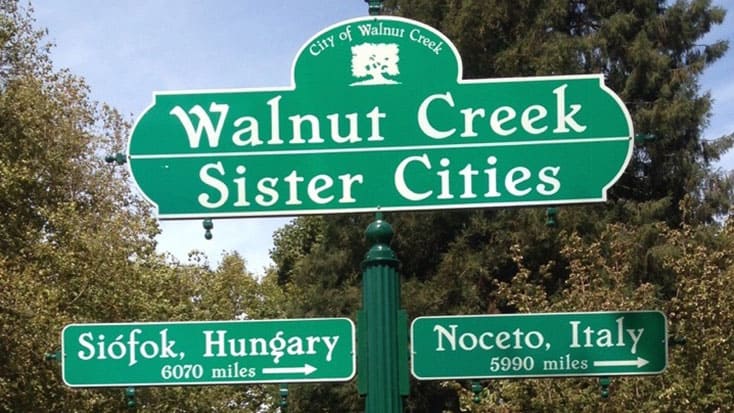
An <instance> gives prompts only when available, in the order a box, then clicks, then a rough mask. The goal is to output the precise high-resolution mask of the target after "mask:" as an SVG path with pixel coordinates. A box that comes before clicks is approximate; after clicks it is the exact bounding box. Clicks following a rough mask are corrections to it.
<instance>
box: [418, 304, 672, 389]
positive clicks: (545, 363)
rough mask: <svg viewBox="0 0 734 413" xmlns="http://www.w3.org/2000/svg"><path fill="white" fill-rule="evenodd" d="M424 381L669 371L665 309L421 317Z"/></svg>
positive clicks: (420, 369)
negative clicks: (662, 310) (667, 369)
mask: <svg viewBox="0 0 734 413" xmlns="http://www.w3.org/2000/svg"><path fill="white" fill-rule="evenodd" d="M411 346H412V354H413V357H412V362H411V366H412V371H413V375H414V376H415V377H416V378H418V379H424V380H449V379H481V378H521V377H553V376H618V375H625V376H627V375H641V374H658V373H661V372H662V371H663V370H665V368H666V367H667V365H668V337H667V323H666V319H665V316H664V315H663V314H662V313H661V312H658V311H639V312H597V313H560V314H514V315H485V316H444V317H419V318H416V319H415V321H413V324H412V326H411Z"/></svg>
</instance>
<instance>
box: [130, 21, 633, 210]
mask: <svg viewBox="0 0 734 413" xmlns="http://www.w3.org/2000/svg"><path fill="white" fill-rule="evenodd" d="M632 145H633V130H632V121H631V118H630V115H629V113H628V112H627V110H626V108H625V106H624V104H623V103H622V101H621V100H620V98H619V97H618V96H616V95H615V94H614V93H613V92H612V91H611V90H610V89H609V88H607V87H606V86H605V85H604V78H603V75H601V74H591V75H571V76H545V77H530V78H499V79H471V80H466V79H463V73H462V62H461V57H460V56H459V54H458V52H457V50H456V47H455V46H454V45H453V44H452V43H451V41H450V40H449V39H448V38H446V36H444V35H443V34H441V33H440V32H438V31H436V30H435V29H433V28H431V27H429V26H426V25H424V24H422V23H418V22H415V21H412V20H407V19H403V18H397V17H365V18H358V19H353V20H347V21H344V22H340V23H338V24H336V25H334V26H332V27H329V28H327V29H325V30H323V31H322V32H320V33H318V34H317V35H315V36H314V37H313V38H311V39H310V40H309V41H307V42H306V43H305V44H304V46H303V47H302V48H301V50H300V51H299V52H298V54H297V56H296V58H295V61H294V63H293V68H292V80H291V86H289V87H281V88H267V89H232V90H202V91H173V92H157V93H155V94H154V98H153V103H152V104H151V106H150V107H149V108H148V109H147V110H146V111H145V112H144V113H143V114H142V115H141V116H140V118H139V119H138V121H137V123H136V124H135V126H134V128H133V131H132V135H131V137H130V142H129V148H128V158H129V165H130V168H131V171H132V176H133V178H134V180H135V182H136V183H137V185H138V186H139V187H140V189H141V191H142V192H143V194H144V195H145V196H146V197H147V198H148V199H149V200H150V201H151V202H152V203H153V204H155V205H156V206H157V208H158V214H159V217H160V218H162V219H179V218H197V217H199V218H204V217H249V216H276V215H299V214H325V213H343V212H360V211H373V210H375V209H376V208H381V209H383V210H392V211H397V210H425V209H446V208H482V207H508V206H530V205H556V204H568V203H587V202H600V201H604V200H605V199H606V192H607V190H608V188H609V187H610V186H611V185H612V184H614V182H615V181H616V180H617V179H618V178H619V177H620V176H621V174H622V173H623V171H624V169H625V167H626V165H627V163H628V162H629V160H630V157H631V154H632Z"/></svg>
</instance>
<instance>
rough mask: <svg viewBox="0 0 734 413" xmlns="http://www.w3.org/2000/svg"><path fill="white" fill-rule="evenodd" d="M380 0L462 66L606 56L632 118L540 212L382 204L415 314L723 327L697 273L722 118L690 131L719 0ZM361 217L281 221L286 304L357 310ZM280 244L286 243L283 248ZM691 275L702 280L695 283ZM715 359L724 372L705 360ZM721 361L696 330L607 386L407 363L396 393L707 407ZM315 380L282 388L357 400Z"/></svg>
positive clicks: (315, 404)
mask: <svg viewBox="0 0 734 413" xmlns="http://www.w3.org/2000/svg"><path fill="white" fill-rule="evenodd" d="M385 10H386V11H387V12H390V13H394V14H399V15H402V16H405V17H410V18H415V19H417V20H420V21H423V22H425V23H427V24H430V25H433V26H434V27H436V28H438V29H439V30H441V31H442V32H443V33H445V34H446V35H447V37H448V38H450V39H452V40H453V41H454V42H455V44H456V45H457V47H458V49H459V52H460V54H461V55H462V57H463V61H464V77H465V78H487V77H506V76H536V75H549V74H581V73H604V74H605V76H606V78H607V81H606V83H607V85H609V86H610V87H611V88H612V89H614V90H615V91H616V92H617V93H618V94H619V95H620V96H621V97H622V99H623V100H624V102H625V103H626V104H627V107H628V108H629V110H630V112H631V114H632V117H633V122H634V126H635V130H636V131H637V132H638V133H639V136H638V142H637V144H636V146H635V152H634V157H633V160H632V162H631V164H630V165H629V167H628V169H627V170H626V172H625V174H624V175H623V176H622V178H621V179H620V181H619V182H618V183H617V184H616V185H615V186H614V187H613V188H612V191H611V194H610V200H609V201H608V202H607V203H605V204H600V205H592V206H572V207H571V206H570V207H561V208H560V209H559V212H558V213H557V215H556V216H555V217H554V219H552V220H551V219H549V216H548V213H549V211H547V210H545V209H542V208H525V209H497V210H466V211H452V212H441V211H436V212H422V213H396V214H388V215H387V220H388V221H389V222H390V223H391V224H392V225H393V227H394V228H395V232H396V237H395V240H394V242H393V249H394V250H395V251H396V252H397V254H398V258H399V259H401V262H402V264H401V268H400V272H401V274H402V297H403V305H404V307H405V308H406V310H407V311H408V313H409V315H410V317H411V318H412V317H417V316H425V315H449V314H492V313H515V312H548V311H590V310H630V309H643V308H644V309H660V310H662V311H664V312H666V314H668V315H669V319H670V329H671V331H674V332H675V333H676V334H681V335H683V334H685V335H687V333H680V332H681V331H683V330H687V331H690V332H692V331H695V329H700V331H706V332H707V333H706V334H710V335H707V340H711V341H707V343H709V344H708V345H711V343H713V342H720V341H721V340H727V335H726V334H725V333H722V332H721V331H718V330H716V329H715V328H714V326H713V325H712V324H711V323H710V320H711V317H714V318H718V320H719V322H720V323H721V324H722V325H728V324H729V323H731V321H732V316H731V312H729V313H728V314H723V312H722V311H720V308H721V306H722V302H721V300H722V297H721V296H720V295H718V294H716V293H713V294H712V293H711V292H709V293H706V294H705V295H703V296H702V294H704V293H703V291H702V290H706V289H708V288H713V289H719V288H720V287H718V286H717V284H716V283H718V282H724V283H726V282H728V280H730V278H729V277H730V276H731V270H732V267H731V261H730V256H729V254H728V249H729V247H728V243H729V242H730V240H731V235H730V233H729V230H728V229H727V230H724V229H723V228H722V227H721V225H720V223H721V222H722V221H721V220H722V218H725V214H726V213H727V212H728V210H729V208H730V206H731V201H732V183H731V179H730V177H729V176H727V175H726V174H723V173H718V172H717V171H715V170H714V169H713V166H712V162H714V161H715V160H717V159H718V157H719V156H720V155H721V154H722V153H724V152H725V151H726V150H728V149H729V148H730V147H731V145H732V136H726V137H722V138H721V139H719V140H718V141H715V142H706V141H704V140H703V139H702V137H701V129H702V125H704V124H705V121H706V117H707V113H708V111H709V110H710V98H709V96H708V95H707V94H701V91H700V90H699V86H698V77H699V76H700V74H701V73H702V71H703V70H704V68H705V67H706V66H707V65H709V64H711V63H712V62H714V61H715V60H716V59H717V58H719V57H720V56H722V55H723V53H724V52H725V51H726V48H727V44H726V42H724V41H721V42H716V43H714V44H711V45H706V46H701V45H700V44H699V42H700V38H701V37H702V36H703V35H704V34H705V33H707V32H708V31H709V30H710V29H711V27H712V26H713V25H714V24H720V23H721V22H722V20H723V17H724V11H723V10H722V9H721V8H719V7H713V6H711V2H710V1H705V0H698V1H676V2H671V3H669V2H665V1H654V0H635V1H621V0H620V1H614V0H612V1H604V2H588V1H575V0H558V1H549V2H540V1H516V2H505V1H480V0H463V1H454V0H439V1H429V0H386V1H385ZM371 219H372V217H370V216H367V215H356V216H335V217H307V218H301V219H297V220H295V221H294V223H293V224H292V225H291V226H289V227H286V228H284V229H283V230H282V232H281V233H279V236H278V237H277V238H276V243H275V250H274V252H273V259H274V261H275V262H276V264H277V265H278V266H279V271H280V272H279V279H280V281H281V283H283V284H284V285H292V287H291V288H292V289H293V290H297V291H298V293H299V294H300V295H301V297H300V299H299V300H297V301H294V302H292V303H291V305H290V308H289V313H290V314H291V315H300V314H304V313H307V314H315V315H342V316H351V317H353V316H354V313H355V311H356V309H357V308H358V307H359V304H358V302H359V281H360V280H359V278H360V277H359V275H360V273H359V271H358V268H359V263H360V261H361V260H362V258H363V256H364V253H365V252H366V251H367V246H366V245H365V242H364V240H362V231H363V230H364V228H366V226H367V224H368V223H369V221H370V220H371ZM304 234H305V235H306V236H305V237H304V236H303V235H304ZM684 239H686V240H687V242H688V243H687V244H685V243H684V244H680V243H679V242H682V240H684ZM293 245H297V246H298V249H297V251H298V253H292V252H289V250H288V248H289V247H291V246H293ZM691 251H697V253H696V254H695V256H691ZM704 256H709V257H711V258H712V260H713V262H710V263H708V264H706V263H704V258H703V257H704ZM696 257H697V258H696ZM684 263H685V264H684ZM694 267H695V270H694ZM699 279H703V280H708V281H703V282H702V283H701V284H702V286H701V287H700V288H698V284H696V283H697V280H699ZM694 285H695V286H697V287H694ZM685 288H687V290H684V289H685ZM704 297H705V298H704ZM683 302H686V303H687V304H682V303H683ZM693 307H698V308H699V312H698V313H696V312H694V311H693ZM724 307H726V306H724ZM682 308H686V309H687V310H685V311H684V310H682ZM704 314H705V315H704ZM717 340H718V341H717ZM699 350H700V351H699ZM714 360H716V361H714ZM673 363H675V366H673ZM711 363H714V364H715V366H716V367H717V368H719V367H721V370H717V371H721V372H722V373H721V374H720V373H714V370H708V369H706V368H705V367H704V366H709V365H712V366H713V365H714V364H711ZM730 364H731V360H730V357H716V356H715V355H713V354H710V353H706V352H705V351H703V350H701V348H700V347H695V346H694V347H686V345H683V346H679V347H673V349H672V350H671V369H670V370H669V372H668V373H665V374H663V375H661V376H659V377H652V378H637V379H626V378H624V379H615V380H614V381H613V385H612V396H611V397H612V398H613V400H615V403H614V404H612V403H608V402H605V401H604V400H603V399H601V397H600V396H599V386H598V384H597V383H596V380H594V379H588V378H579V379H553V380H550V379H549V380H527V381H491V382H485V383H483V384H484V385H485V386H487V389H488V391H486V392H485V393H483V397H482V398H481V402H480V403H479V404H472V403H471V402H470V400H471V396H472V395H471V392H470V391H469V384H468V383H466V382H421V381H416V380H413V381H412V382H411V396H410V397H409V398H408V400H407V401H406V403H405V405H406V410H407V411H415V412H443V411H447V410H448V411H459V410H460V409H463V410H464V411H466V410H468V409H472V411H508V412H509V411H599V410H601V411H629V410H630V409H632V410H640V409H641V410H645V411H651V410H659V411H669V410H671V411H675V410H685V411H716V409H717V408H726V406H728V405H729V403H730V401H729V399H728V398H727V397H728V396H727V392H730V390H731V385H732V383H731V379H730V378H729V376H727V375H725V374H727V373H724V372H728V371H729V369H730V368H731V367H730ZM694 366H695V367H694ZM686 369H688V370H690V369H696V371H697V372H698V373H697V374H696V375H686V374H685V373H684V371H686ZM704 369H705V371H703V370H704ZM673 389H674V390H673ZM316 391H317V390H315V389H309V388H303V389H301V390H300V393H295V394H294V395H295V396H296V397H297V398H299V400H301V401H306V400H308V402H309V403H310V404H309V407H310V408H311V409H318V410H322V411H334V412H336V411H360V410H361V404H360V403H361V402H360V401H354V400H350V399H346V398H345V397H344V394H345V389H343V388H340V387H334V388H330V389H324V388H320V389H319V390H318V393H316ZM617 400H619V402H617ZM301 401H298V400H296V401H294V404H296V405H301V404H299V403H301ZM345 403H350V404H345ZM301 406H302V405H301Z"/></svg>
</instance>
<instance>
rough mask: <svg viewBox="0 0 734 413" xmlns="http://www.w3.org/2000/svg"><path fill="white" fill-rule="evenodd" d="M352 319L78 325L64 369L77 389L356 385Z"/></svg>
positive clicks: (70, 331)
mask: <svg viewBox="0 0 734 413" xmlns="http://www.w3.org/2000/svg"><path fill="white" fill-rule="evenodd" d="M354 334H355V333H354V324H353V323H352V321H351V320H349V319H347V318H329V319H290V320H258V321H249V320H248V321H207V322H170V323H124V324H70V325H68V326H66V327H65V328H64V330H63V332H62V337H61V342H62V348H61V351H62V362H61V366H62V367H61V370H62V375H63V379H64V382H65V383H66V384H67V385H69V386H71V387H103V386H169V385H209V384H235V383H295V382H328V381H348V380H351V378H352V377H353V376H354V374H355V372H356V355H355V336H354Z"/></svg>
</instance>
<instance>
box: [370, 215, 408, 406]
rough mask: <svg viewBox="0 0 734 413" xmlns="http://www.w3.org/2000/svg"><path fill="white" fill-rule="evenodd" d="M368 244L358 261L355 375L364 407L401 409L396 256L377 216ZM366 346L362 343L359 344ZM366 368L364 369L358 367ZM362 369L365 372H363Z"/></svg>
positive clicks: (402, 343) (403, 345)
mask: <svg viewBox="0 0 734 413" xmlns="http://www.w3.org/2000/svg"><path fill="white" fill-rule="evenodd" d="M366 235H367V239H368V240H369V241H370V243H371V244H372V247H371V248H370V250H369V251H368V252H367V255H366V256H365V260H364V261H363V262H362V297H363V300H362V306H363V314H362V316H361V318H362V321H363V323H364V324H366V326H360V328H361V329H363V330H362V331H363V333H362V334H361V335H362V339H363V340H364V341H366V343H361V344H360V347H361V348H362V349H365V350H366V354H364V355H363V357H364V358H365V359H366V360H363V362H361V363H360V368H361V370H360V372H359V374H360V376H361V377H360V379H361V380H360V381H362V383H363V387H364V390H365V391H364V393H366V395H367V397H366V400H365V412H366V413H400V412H402V411H403V407H402V405H403V400H402V397H401V390H402V393H405V392H406V387H407V384H406V383H403V382H407V377H403V376H404V374H402V372H401V369H407V366H402V365H401V364H402V363H401V362H402V361H403V360H404V358H405V357H403V354H402V353H405V354H406V357H407V337H405V334H402V331H401V330H402V327H403V326H401V323H402V321H403V319H404V315H403V313H402V312H401V310H400V280H399V277H398V274H397V271H396V269H397V266H398V263H399V261H398V260H397V258H396V257H395V253H394V252H393V250H392V249H391V248H390V245H389V244H390V240H391V239H392V236H393V230H392V227H391V226H390V224H389V223H387V222H385V221H383V220H382V214H381V213H379V212H378V213H377V219H376V220H375V221H374V222H372V223H371V224H370V225H369V226H368V227H367V231H366ZM365 347H366V348H365ZM364 370H366V371H364ZM364 375H366V377H364Z"/></svg>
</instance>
